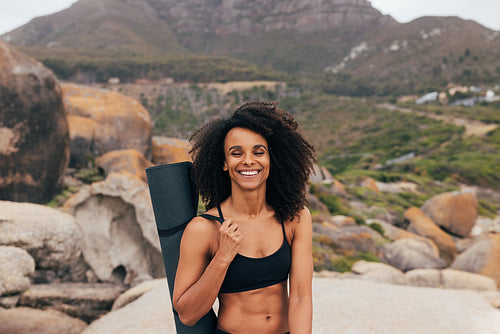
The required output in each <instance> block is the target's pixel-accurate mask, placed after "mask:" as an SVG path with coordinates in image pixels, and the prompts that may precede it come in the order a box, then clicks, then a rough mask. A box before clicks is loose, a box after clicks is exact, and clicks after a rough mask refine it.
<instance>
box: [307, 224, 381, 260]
mask: <svg viewBox="0 0 500 334" xmlns="http://www.w3.org/2000/svg"><path fill="white" fill-rule="evenodd" d="M313 232H314V233H315V234H319V235H320V237H319V240H320V243H321V244H323V245H326V246H329V247H330V248H331V249H333V250H334V251H335V252H337V253H340V254H342V255H353V254H355V253H356V252H371V253H375V254H376V253H377V241H378V240H379V239H382V237H381V236H380V234H378V233H377V232H375V231H374V230H372V229H371V228H369V227H368V226H358V225H345V226H343V227H342V228H338V227H336V226H335V225H332V224H331V223H327V222H325V223H322V224H313Z"/></svg>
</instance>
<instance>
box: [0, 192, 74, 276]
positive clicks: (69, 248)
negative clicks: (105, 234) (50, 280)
mask: <svg viewBox="0 0 500 334" xmlns="http://www.w3.org/2000/svg"><path fill="white" fill-rule="evenodd" d="M0 221H1V223H0V245H6V246H16V247H22V248H23V249H25V250H26V251H28V252H29V253H30V254H31V256H32V257H33V258H34V259H35V261H36V266H37V268H38V269H58V268H62V267H69V266H71V265H73V264H75V263H76V262H77V261H78V259H79V257H80V254H81V250H82V242H83V235H82V232H81V230H80V227H79V226H78V225H77V224H76V222H75V218H74V217H73V216H71V215H68V214H66V213H62V212H60V211H58V210H56V209H52V208H49V207H47V206H43V205H39V204H31V203H15V202H7V201H0Z"/></svg>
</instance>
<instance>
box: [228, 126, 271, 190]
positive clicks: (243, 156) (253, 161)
mask: <svg viewBox="0 0 500 334" xmlns="http://www.w3.org/2000/svg"><path fill="white" fill-rule="evenodd" d="M224 154H225V157H226V160H225V161H224V167H223V168H224V170H225V171H227V172H228V173H229V177H230V178H231V184H232V185H233V186H239V187H241V188H243V189H246V190H254V189H257V188H259V187H261V186H265V184H266V180H267V178H268V177H269V165H270V163H269V161H270V159H269V147H268V146H267V141H266V139H264V137H262V136H261V135H260V134H258V133H256V132H253V131H252V130H248V129H245V128H233V129H231V130H230V131H229V132H228V133H227V135H226V139H225V140H224Z"/></svg>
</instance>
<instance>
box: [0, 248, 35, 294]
mask: <svg viewBox="0 0 500 334" xmlns="http://www.w3.org/2000/svg"><path fill="white" fill-rule="evenodd" d="M34 271H35V261H34V260H33V258H32V257H31V256H30V255H29V254H28V252H26V251H25V250H24V249H21V248H16V247H9V246H0V296H2V295H10V294H15V293H20V292H23V291H26V290H27V289H28V288H29V287H30V285H31V280H30V275H32V274H33V272H34Z"/></svg>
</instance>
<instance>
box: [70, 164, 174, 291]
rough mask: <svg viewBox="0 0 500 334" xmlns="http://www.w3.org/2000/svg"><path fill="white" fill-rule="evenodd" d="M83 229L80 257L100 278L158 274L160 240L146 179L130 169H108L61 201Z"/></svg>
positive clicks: (118, 279) (123, 279)
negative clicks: (102, 175) (101, 177)
mask: <svg viewBox="0 0 500 334" xmlns="http://www.w3.org/2000/svg"><path fill="white" fill-rule="evenodd" d="M64 209H65V210H66V211H67V212H68V213H71V214H72V215H74V217H75V219H76V222H77V223H78V224H79V226H80V228H81V229H82V231H83V235H84V238H83V239H84V243H83V244H84V245H83V257H84V258H85V261H86V262H87V263H88V264H89V266H90V267H91V268H92V269H93V271H94V272H95V274H96V275H97V277H98V279H99V280H101V281H103V282H120V283H126V284H131V283H132V282H133V281H134V279H135V278H136V277H141V276H144V275H146V276H148V277H150V278H151V277H161V276H164V272H165V270H164V268H163V259H162V256H161V250H160V241H159V238H158V232H157V231H156V224H155V221H154V215H153V208H152V206H151V200H150V197H149V190H148V188H147V185H146V184H145V183H144V182H143V181H141V180H140V179H138V178H137V177H135V176H134V175H132V174H130V173H127V172H121V173H111V174H110V175H108V177H107V178H106V179H105V180H104V181H101V182H95V183H93V184H92V185H89V186H86V187H84V188H82V189H81V190H80V191H79V192H77V193H75V194H74V195H73V196H71V197H70V198H69V199H68V201H67V202H66V203H65V204H64Z"/></svg>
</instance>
